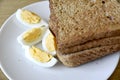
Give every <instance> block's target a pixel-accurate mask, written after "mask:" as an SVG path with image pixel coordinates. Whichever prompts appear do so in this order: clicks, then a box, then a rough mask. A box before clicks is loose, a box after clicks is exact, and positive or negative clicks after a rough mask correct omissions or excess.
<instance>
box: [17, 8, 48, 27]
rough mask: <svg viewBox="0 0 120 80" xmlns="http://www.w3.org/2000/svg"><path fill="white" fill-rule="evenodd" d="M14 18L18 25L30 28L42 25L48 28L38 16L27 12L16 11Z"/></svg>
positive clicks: (22, 10)
mask: <svg viewBox="0 0 120 80" xmlns="http://www.w3.org/2000/svg"><path fill="white" fill-rule="evenodd" d="M16 18H17V20H18V21H19V22H20V23H22V24H24V25H26V26H28V27H30V28H31V27H32V28H33V27H36V26H42V25H45V26H48V24H47V23H46V22H45V21H44V20H43V19H42V18H41V17H40V16H39V15H37V14H36V13H34V12H32V11H29V10H24V9H18V10H17V12H16Z"/></svg>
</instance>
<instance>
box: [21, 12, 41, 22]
mask: <svg viewBox="0 0 120 80" xmlns="http://www.w3.org/2000/svg"><path fill="white" fill-rule="evenodd" d="M21 18H22V20H23V21H25V22H27V23H29V24H36V23H39V22H40V20H41V18H40V17H39V16H38V15H37V14H35V13H33V12H30V11H28V10H22V12H21Z"/></svg>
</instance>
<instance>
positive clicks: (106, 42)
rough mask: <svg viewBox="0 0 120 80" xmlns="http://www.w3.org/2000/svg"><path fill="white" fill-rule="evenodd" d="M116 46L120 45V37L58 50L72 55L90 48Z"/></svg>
mask: <svg viewBox="0 0 120 80" xmlns="http://www.w3.org/2000/svg"><path fill="white" fill-rule="evenodd" d="M115 44H120V36H117V37H110V38H103V39H98V40H93V41H90V42H86V43H85V44H82V45H77V46H73V47H69V48H65V49H58V50H59V52H61V53H62V54H71V53H75V52H77V51H83V50H86V49H90V48H95V47H100V46H109V45H115Z"/></svg>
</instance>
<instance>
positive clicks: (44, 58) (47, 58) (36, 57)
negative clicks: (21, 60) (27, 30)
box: [25, 46, 57, 67]
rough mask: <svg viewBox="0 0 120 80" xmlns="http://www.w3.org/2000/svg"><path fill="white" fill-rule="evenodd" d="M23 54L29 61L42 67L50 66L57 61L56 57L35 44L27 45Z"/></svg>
mask: <svg viewBox="0 0 120 80" xmlns="http://www.w3.org/2000/svg"><path fill="white" fill-rule="evenodd" d="M25 55H26V57H27V58H28V59H29V60H30V61H32V62H34V63H36V64H37V65H39V66H42V67H52V66H54V65H55V64H56V63H57V59H56V58H54V57H53V56H52V55H50V54H48V53H46V52H44V51H42V50H41V49H39V48H37V47H35V46H32V47H27V48H26V49H25Z"/></svg>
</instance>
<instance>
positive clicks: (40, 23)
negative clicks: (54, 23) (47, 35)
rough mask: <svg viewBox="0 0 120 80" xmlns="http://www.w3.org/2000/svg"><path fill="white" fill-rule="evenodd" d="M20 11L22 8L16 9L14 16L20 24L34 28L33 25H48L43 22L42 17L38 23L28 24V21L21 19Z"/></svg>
mask: <svg viewBox="0 0 120 80" xmlns="http://www.w3.org/2000/svg"><path fill="white" fill-rule="evenodd" d="M21 13H22V9H18V10H17V12H16V18H17V20H18V21H19V22H20V23H21V24H23V25H25V26H27V28H34V27H38V26H42V25H45V26H48V24H47V22H45V21H44V20H43V19H42V18H41V21H40V22H39V23H36V24H29V23H27V22H25V21H23V20H22V18H21Z"/></svg>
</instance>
